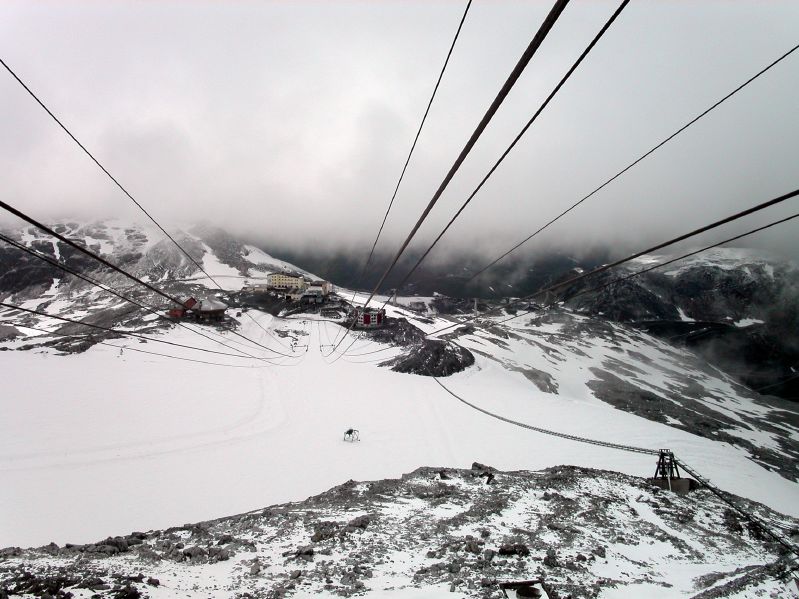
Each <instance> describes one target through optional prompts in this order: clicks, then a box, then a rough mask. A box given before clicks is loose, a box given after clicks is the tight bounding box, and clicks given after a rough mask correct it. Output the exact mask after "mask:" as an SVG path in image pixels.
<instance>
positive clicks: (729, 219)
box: [426, 189, 799, 337]
mask: <svg viewBox="0 0 799 599" xmlns="http://www.w3.org/2000/svg"><path fill="white" fill-rule="evenodd" d="M797 195H799V189H796V190H794V191H791V192H788V193H785V194H783V195H780V196H777V197H775V198H772V199H771V200H767V201H765V202H761V203H760V204H756V205H755V206H752V207H750V208H747V209H745V210H741V211H739V212H736V213H734V214H731V215H730V216H727V217H724V218H722V219H720V220H717V221H715V222H712V223H710V224H708V225H705V226H702V227H699V228H698V229H694V230H693V231H690V232H688V233H684V234H682V235H679V236H678V237H674V238H672V239H669V240H666V241H663V242H661V243H659V244H657V245H654V246H652V247H650V248H647V249H645V250H641V251H638V252H636V253H634V254H632V255H631V256H627V257H626V258H622V259H620V260H616V261H614V262H611V263H609V264H604V265H602V266H598V267H596V268H594V269H592V270H590V271H587V272H584V273H582V274H579V275H576V276H574V277H570V278H569V279H567V280H565V281H561V282H560V283H555V284H553V285H549V286H547V287H544V288H542V289H539V290H538V291H536V292H534V293H531V294H529V295H526V296H524V297H521V298H518V299H515V300H513V301H511V302H510V303H509V304H508V305H509V306H512V305H516V304H519V303H523V302H529V301H530V300H532V299H534V298H537V297H539V296H542V295H546V294H548V293H551V292H553V291H556V290H558V289H562V288H564V287H568V286H570V285H573V284H574V283H577V282H578V281H582V280H583V279H585V278H587V277H592V276H596V275H597V274H600V273H602V272H605V271H608V270H610V269H612V268H615V267H617V266H620V265H622V264H624V263H626V262H630V261H632V260H635V259H636V258H640V257H641V256H644V255H646V254H651V253H653V252H656V251H658V250H661V249H663V248H665V247H668V246H671V245H674V244H677V243H679V242H681V241H685V240H686V239H690V238H691V237H695V236H697V235H700V234H702V233H706V232H707V231H711V230H713V229H716V228H718V227H721V226H722V225H725V224H727V223H731V222H734V221H736V220H739V219H741V218H744V217H746V216H749V215H750V214H754V213H756V212H759V211H761V210H765V209H766V208H770V207H772V206H776V205H778V204H781V203H782V202H785V201H787V200H790V199H791V198H794V197H796V196H797ZM505 307H507V306H503V307H502V308H496V309H493V310H489V311H488V312H486V313H483V314H481V315H475V316H472V317H470V318H467V319H465V320H462V321H459V322H456V323H453V324H451V325H448V326H446V327H443V328H441V329H437V330H435V331H432V332H430V333H426V336H428V337H429V336H431V335H437V334H439V333H441V332H443V331H446V330H448V329H452V328H456V327H459V326H462V325H463V324H466V323H468V322H471V321H473V320H476V319H478V318H483V317H485V316H486V315H487V314H491V313H494V312H497V311H500V310H504V309H505Z"/></svg>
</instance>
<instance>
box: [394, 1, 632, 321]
mask: <svg viewBox="0 0 799 599" xmlns="http://www.w3.org/2000/svg"><path fill="white" fill-rule="evenodd" d="M629 2H630V0H623V1H622V3H621V4H619V6H618V8H616V11H615V12H614V13H613V14H612V15H611V16H610V18H609V19H608V20H607V21H606V22H605V24H604V25H603V26H602V28H601V29H600V30H599V32H598V33H597V34H596V35H595V36H594V39H592V40H591V43H590V44H588V46H587V47H586V48H585V50H583V52H582V54H580V56H579V58H577V60H576V61H575V62H574V64H573V65H572V66H571V68H570V69H569V70H568V71H567V72H566V74H565V75H564V76H563V78H562V79H561V80H560V82H558V84H557V85H556V86H555V88H554V89H553V90H552V91H551V92H550V94H549V95H548V96H547V98H546V99H545V100H544V102H543V103H542V104H541V106H539V108H538V110H536V111H535V114H533V116H532V117H531V118H530V120H529V121H527V124H526V125H525V126H524V127H522V130H521V131H520V132H519V133H518V134H517V135H516V137H515V138H514V139H513V141H512V142H511V143H510V145H509V146H508V147H507V148H506V149H505V151H504V152H503V153H502V155H501V156H500V157H499V159H498V160H497V161H496V162H495V163H494V166H492V167H491V168H490V169H489V171H488V172H487V173H486V175H485V176H484V177H483V179H482V180H481V181H480V183H479V184H478V185H477V187H475V189H474V191H473V192H472V193H471V194H469V197H468V198H466V201H465V202H463V204H462V205H461V207H460V208H458V211H457V212H456V213H455V215H454V216H453V217H452V218H451V219H450V221H449V222H448V223H447V225H446V226H445V227H444V229H443V230H442V231H441V233H439V234H438V236H437V237H436V238H435V239H434V240H433V243H431V244H430V246H429V247H428V248H427V249H426V250H425V251H424V253H423V254H422V255H421V257H420V258H419V259H418V260H417V261H416V264H414V265H413V267H412V268H411V269H410V271H409V272H408V274H406V275H405V276H404V277H403V279H402V280H401V281H400V282H399V283H398V284H397V289H400V288H401V287H403V286H404V285H405V283H407V282H408V279H410V278H411V275H413V273H414V272H416V269H417V268H419V266H420V265H421V264H422V262H423V261H424V259H425V258H427V255H428V254H429V253H430V252H431V251H432V250H433V248H434V247H435V246H436V244H438V242H439V241H440V240H441V238H442V237H443V236H444V234H445V233H446V232H447V231H448V230H449V228H450V227H451V226H452V224H453V223H454V222H455V220H456V219H457V218H458V217H459V216H460V215H461V213H462V212H463V211H464V210H465V209H466V206H468V205H469V203H470V202H471V201H472V199H474V197H475V196H476V195H477V193H478V192H479V191H480V190H481V189H482V188H483V185H485V183H486V181H488V179H489V178H491V176H492V175H493V174H494V172H495V171H496V170H497V168H498V167H499V165H500V164H502V162H503V161H504V160H505V158H506V157H507V156H508V154H510V152H511V150H513V148H514V147H515V146H516V144H517V143H518V142H519V140H520V139H521V138H522V137H523V136H524V134H525V133H526V132H527V130H528V129H529V128H530V127H531V126H532V124H533V123H534V122H535V121H536V119H537V118H538V116H539V115H540V114H541V113H542V112H543V111H544V109H545V108H546V107H547V105H548V104H549V103H550V101H552V99H553V98H554V97H555V95H556V94H557V93H558V92H559V91H560V88H561V87H563V85H564V84H565V83H566V81H568V80H569V78H570V77H571V76H572V73H574V71H576V70H577V67H579V66H580V63H582V62H583V60H584V59H585V57H586V56H588V54H589V52H591V50H593V48H594V46H595V45H596V44H597V42H599V40H600V39H601V38H602V36H603V35H605V32H606V31H607V30H608V29H610V26H611V25H612V24H613V22H614V21H615V20H616V18H617V17H618V16H619V15H620V14H621V12H622V11H623V10H624V9H625V7H626V6H627V4H629ZM389 299H390V296H389ZM388 302H389V300H388V299H387V300H386V301H385V302H384V303H383V308H385V307H386V304H388Z"/></svg>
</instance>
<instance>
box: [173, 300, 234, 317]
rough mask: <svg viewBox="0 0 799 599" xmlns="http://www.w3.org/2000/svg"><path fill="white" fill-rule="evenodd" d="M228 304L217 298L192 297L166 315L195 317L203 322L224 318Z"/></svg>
mask: <svg viewBox="0 0 799 599" xmlns="http://www.w3.org/2000/svg"><path fill="white" fill-rule="evenodd" d="M227 308H228V306H227V304H226V303H224V302H220V301H219V300H217V299H203V300H197V299H195V298H193V297H190V298H189V299H187V300H186V301H184V302H183V305H182V306H180V307H179V308H172V309H171V310H169V311H168V312H167V313H166V315H167V316H169V317H170V318H193V319H194V320H197V321H201V322H209V321H214V320H222V319H224V318H225V311H226V310H227Z"/></svg>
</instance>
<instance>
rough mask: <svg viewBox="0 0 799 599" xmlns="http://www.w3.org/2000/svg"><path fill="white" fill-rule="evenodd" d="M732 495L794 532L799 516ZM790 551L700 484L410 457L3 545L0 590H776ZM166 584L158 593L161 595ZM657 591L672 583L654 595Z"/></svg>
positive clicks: (106, 593) (711, 593)
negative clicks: (292, 493)
mask: <svg viewBox="0 0 799 599" xmlns="http://www.w3.org/2000/svg"><path fill="white" fill-rule="evenodd" d="M738 501H739V502H740V504H741V505H744V506H746V508H747V509H749V510H751V511H752V512H753V513H755V514H757V515H758V516H759V517H761V518H763V519H766V520H768V521H769V522H771V523H772V525H774V526H778V527H780V529H781V530H784V531H786V532H785V534H786V537H789V536H790V535H791V534H793V535H794V536H795V537H796V536H799V522H797V521H796V520H794V519H791V518H788V517H786V516H783V515H780V514H778V513H775V512H773V511H771V510H769V509H768V508H765V507H764V506H762V505H760V504H756V503H753V502H749V501H747V500H741V499H739V500H738ZM790 567H791V562H790V561H789V560H788V559H787V556H785V555H784V552H783V550H782V549H781V548H780V546H778V545H776V544H774V543H769V542H768V540H767V539H766V538H765V537H763V535H762V534H761V533H760V531H759V530H758V529H757V528H754V527H752V526H750V525H748V524H747V522H745V521H743V520H741V519H740V518H739V517H738V516H737V515H736V514H735V513H734V512H732V511H731V510H729V509H728V508H727V506H726V504H724V503H723V502H721V501H720V500H718V499H717V498H716V497H715V496H714V495H712V494H710V492H708V491H705V490H698V491H695V492H692V493H691V494H690V495H687V496H681V495H676V494H673V493H671V492H669V491H662V490H660V489H659V488H657V487H653V486H652V485H650V484H649V483H648V482H647V481H646V480H645V479H641V478H635V477H631V476H626V475H621V474H617V473H612V472H607V471H598V470H591V469H586V468H576V467H571V466H561V467H555V468H549V469H547V470H543V471H540V472H523V471H522V472H498V471H496V470H494V469H493V468H490V467H488V466H483V465H481V464H477V463H475V464H474V465H473V467H472V468H471V469H470V470H460V469H452V468H420V469H418V470H416V471H414V472H412V473H410V474H407V475H404V476H403V477H402V478H400V479H387V480H380V481H372V482H361V483H358V482H354V481H349V482H347V483H345V484H343V485H340V486H338V487H335V488H333V489H331V490H330V491H327V492H325V493H322V494H321V495H318V496H314V497H310V498H309V499H307V500H305V501H302V502H296V503H287V504H282V505H275V506H271V507H269V508H266V509H263V510H257V511H253V512H249V513H246V514H242V515H238V516H233V517H228V518H221V519H218V520H212V521H208V522H200V523H196V524H187V525H184V526H178V527H174V528H170V529H167V530H162V531H149V532H146V533H145V532H134V533H131V534H130V535H126V536H120V537H113V538H108V539H105V540H102V541H99V542H97V543H93V544H88V545H65V546H63V547H59V546H57V545H55V544H51V545H48V546H44V547H39V548H35V549H19V548H7V549H3V550H0V597H5V596H9V595H35V596H40V597H44V596H49V597H117V598H125V599H127V598H131V599H132V598H136V597H146V596H154V597H159V596H178V595H180V596H183V595H185V594H186V593H188V594H191V595H193V596H205V597H242V598H243V597H251V598H255V597H264V598H266V597H292V596H310V595H312V594H313V595H317V594H323V595H328V596H343V597H349V596H361V595H367V594H369V593H372V592H375V593H376V592H380V593H381V594H382V595H386V596H390V593H391V592H392V591H401V590H403V589H406V590H407V589H420V590H426V594H428V593H429V595H430V596H434V595H435V594H436V593H447V594H449V592H452V593H455V594H454V595H453V596H456V597H500V596H501V592H500V591H499V589H498V582H500V581H503V580H520V579H530V578H541V579H543V580H544V588H545V589H546V590H547V593H548V595H549V597H550V598H552V599H555V598H558V597H560V598H565V597H572V598H574V599H578V598H589V597H603V596H606V594H609V593H613V592H615V590H621V589H624V588H626V589H628V590H630V591H634V592H636V593H637V594H638V595H639V596H648V595H649V594H650V593H656V592H657V593H660V594H659V595H658V596H675V597H677V596H680V597H694V598H696V599H700V598H701V599H710V598H716V597H755V596H758V597H760V596H762V597H777V596H785V595H782V594H780V593H784V592H786V590H787V589H788V588H789V586H788V585H789V584H792V583H791V581H790V575H789V572H788V569H789V568H790ZM167 591H168V593H167V594H164V593H165V592H167ZM665 591H668V595H666V594H664V593H665Z"/></svg>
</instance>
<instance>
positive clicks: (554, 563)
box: [544, 547, 560, 568]
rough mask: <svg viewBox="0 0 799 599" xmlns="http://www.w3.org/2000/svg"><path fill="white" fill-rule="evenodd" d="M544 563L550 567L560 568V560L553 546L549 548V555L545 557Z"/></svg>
mask: <svg viewBox="0 0 799 599" xmlns="http://www.w3.org/2000/svg"><path fill="white" fill-rule="evenodd" d="M544 565H545V566H547V567H548V568H558V567H560V562H559V561H558V556H557V554H556V553H555V550H554V549H552V548H551V547H550V548H549V549H547V555H546V557H545V558H544Z"/></svg>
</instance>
